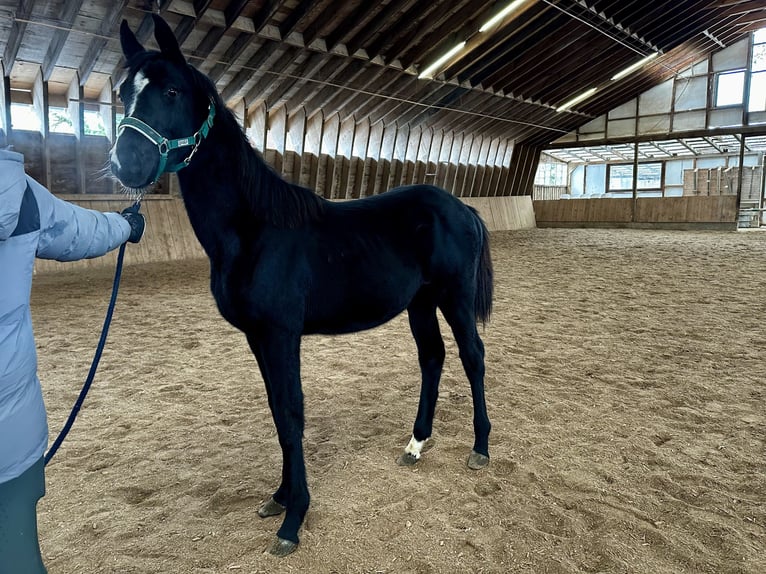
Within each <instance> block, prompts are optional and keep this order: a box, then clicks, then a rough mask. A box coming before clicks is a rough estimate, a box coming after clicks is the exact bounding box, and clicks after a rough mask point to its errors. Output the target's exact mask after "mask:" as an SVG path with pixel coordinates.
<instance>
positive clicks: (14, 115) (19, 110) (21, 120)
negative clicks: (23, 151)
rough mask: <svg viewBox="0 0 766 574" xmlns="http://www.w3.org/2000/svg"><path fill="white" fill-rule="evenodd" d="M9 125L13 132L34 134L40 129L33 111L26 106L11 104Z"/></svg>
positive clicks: (37, 118) (30, 107)
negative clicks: (33, 132) (23, 131)
mask: <svg viewBox="0 0 766 574" xmlns="http://www.w3.org/2000/svg"><path fill="white" fill-rule="evenodd" d="M11 125H12V126H13V129H15V130H30V131H35V132H39V131H40V129H41V127H42V126H41V125H40V118H39V117H38V116H37V114H36V113H35V109H34V108H33V107H32V106H30V105H27V104H11Z"/></svg>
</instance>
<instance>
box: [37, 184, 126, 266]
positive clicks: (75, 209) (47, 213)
mask: <svg viewBox="0 0 766 574" xmlns="http://www.w3.org/2000/svg"><path fill="white" fill-rule="evenodd" d="M27 182H28V183H29V185H30V186H31V187H32V191H33V192H34V194H35V199H37V205H38V208H39V210H40V241H39V243H38V246H37V256H38V257H40V258H42V259H56V260H57V261H77V260H78V259H89V258H91V257H99V256H101V255H104V254H105V253H108V252H109V251H111V250H112V249H114V248H116V247H119V246H120V245H122V244H123V243H125V242H126V241H127V240H128V237H129V236H130V224H129V223H128V222H127V221H126V220H125V218H124V217H122V216H121V215H120V214H119V213H103V212H101V211H96V210H93V209H85V208H84V207H80V206H78V205H75V204H73V203H69V202H67V201H64V200H62V199H60V198H58V197H56V196H54V195H53V194H52V193H50V192H49V191H48V190H47V189H45V187H43V186H42V185H40V184H39V183H37V182H36V181H35V180H34V179H32V178H29V177H28V178H27Z"/></svg>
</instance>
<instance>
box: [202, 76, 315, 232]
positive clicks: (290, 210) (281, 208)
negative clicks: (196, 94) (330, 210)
mask: <svg viewBox="0 0 766 574" xmlns="http://www.w3.org/2000/svg"><path fill="white" fill-rule="evenodd" d="M189 69H190V70H191V71H192V77H193V78H194V82H195V84H196V86H197V87H199V88H200V89H201V90H202V92H203V93H204V94H205V95H206V96H207V98H208V99H209V100H212V101H213V103H214V105H215V108H216V115H215V120H214V123H213V130H211V136H213V134H214V133H215V134H216V135H215V137H214V139H215V141H217V142H219V145H225V146H226V147H227V148H228V150H229V153H230V154H231V159H230V160H229V161H230V163H231V165H232V167H238V168H239V169H238V170H237V171H236V173H235V176H236V181H235V186H236V187H237V188H238V189H240V190H241V192H242V194H243V195H244V197H245V199H246V202H247V204H248V205H249V206H250V208H251V209H252V215H253V217H255V218H256V219H258V220H259V221H262V222H265V223H269V224H271V225H273V226H275V227H280V228H285V227H286V228H295V227H300V226H301V225H303V224H305V223H307V222H310V221H316V220H317V219H319V217H320V216H321V215H322V213H323V212H324V209H325V201H324V200H323V199H322V197H320V196H319V195H317V194H316V193H315V192H314V191H313V190H311V189H308V188H305V187H302V186H300V185H297V184H293V183H290V182H288V181H286V180H285V179H284V178H282V177H281V176H280V175H279V174H278V173H277V172H276V171H275V170H274V169H273V168H272V167H271V166H270V165H269V164H268V163H267V162H266V160H264V159H263V156H262V155H261V154H260V152H259V151H258V150H257V149H255V148H254V147H253V146H252V145H251V144H250V141H249V140H248V139H247V135H246V134H245V132H244V130H243V129H242V126H241V125H240V124H239V122H238V121H237V118H236V117H235V116H234V114H233V113H232V112H231V110H229V108H227V107H226V104H225V103H224V102H223V100H222V99H221V96H220V94H219V93H218V90H217V89H216V87H215V85H214V84H213V82H212V80H210V78H208V77H207V76H206V75H205V74H203V73H202V72H200V71H199V70H197V69H196V68H194V67H193V66H191V65H190V66H189ZM208 145H209V144H208Z"/></svg>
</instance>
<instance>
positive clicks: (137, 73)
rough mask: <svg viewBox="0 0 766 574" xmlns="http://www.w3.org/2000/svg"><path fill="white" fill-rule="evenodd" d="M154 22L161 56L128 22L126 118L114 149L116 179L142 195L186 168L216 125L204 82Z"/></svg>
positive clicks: (123, 88)
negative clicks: (169, 174) (162, 178)
mask: <svg viewBox="0 0 766 574" xmlns="http://www.w3.org/2000/svg"><path fill="white" fill-rule="evenodd" d="M153 18H154V37H155V38H156V39H157V43H158V44H159V47H160V51H159V52H157V51H154V50H145V49H144V47H143V46H142V45H141V44H140V43H139V41H138V39H137V38H136V36H135V35H134V34H133V32H132V31H131V30H130V28H129V27H128V24H127V22H126V21H125V20H123V22H122V26H121V27H120V42H121V44H122V52H123V54H124V55H125V60H126V62H127V64H126V66H127V68H128V70H129V71H128V75H127V77H126V79H125V81H124V82H123V83H122V84H121V85H120V99H121V100H122V103H123V105H124V106H125V118H124V119H123V120H122V121H121V122H120V125H119V129H118V133H117V140H116V141H115V144H114V146H113V147H112V151H111V155H110V162H111V170H112V174H113V175H114V176H115V177H116V178H117V179H118V180H119V181H120V183H122V184H123V185H124V186H125V187H127V188H131V189H134V190H138V191H141V190H143V189H144V188H146V187H147V186H149V185H150V184H152V183H154V182H155V181H156V180H157V179H158V178H159V176H160V175H162V173H163V172H165V171H178V170H179V169H181V168H183V167H186V166H187V165H188V164H189V162H190V161H191V157H192V156H193V155H194V153H196V151H197V148H198V147H199V145H200V144H201V143H202V142H203V140H204V139H205V137H206V136H207V134H208V131H209V129H210V128H211V127H212V125H213V118H214V115H215V104H214V103H213V99H212V97H211V94H210V90H209V89H206V88H205V86H204V82H202V81H200V78H202V77H203V76H202V75H201V74H199V72H197V71H196V70H194V69H193V68H192V67H191V66H190V65H189V64H188V63H187V62H186V59H185V58H184V56H183V54H181V49H180V48H179V46H178V41H177V40H176V38H175V36H174V35H173V31H172V30H171V29H170V27H169V26H168V25H167V23H166V22H165V21H164V20H163V19H162V18H160V17H159V16H156V15H153Z"/></svg>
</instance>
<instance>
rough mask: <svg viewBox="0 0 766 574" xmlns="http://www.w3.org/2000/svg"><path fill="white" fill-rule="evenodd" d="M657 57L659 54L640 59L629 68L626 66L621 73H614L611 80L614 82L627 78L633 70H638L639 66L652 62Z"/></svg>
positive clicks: (655, 53)
mask: <svg viewBox="0 0 766 574" xmlns="http://www.w3.org/2000/svg"><path fill="white" fill-rule="evenodd" d="M657 56H659V54H658V53H657V52H653V53H652V54H649V55H648V56H647V57H646V58H642V59H640V60H639V61H638V62H636V63H635V64H633V65H631V66H628V67H627V68H625V69H624V70H623V71H622V72H618V73H616V74H615V75H614V76H612V80H613V81H614V80H620V79H622V78H624V77H625V76H627V75H628V74H630V73H631V72H633V71H634V70H638V69H639V68H640V67H641V66H643V65H644V64H646V63H647V62H649V61H651V60H654V59H655V58H656V57H657Z"/></svg>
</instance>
